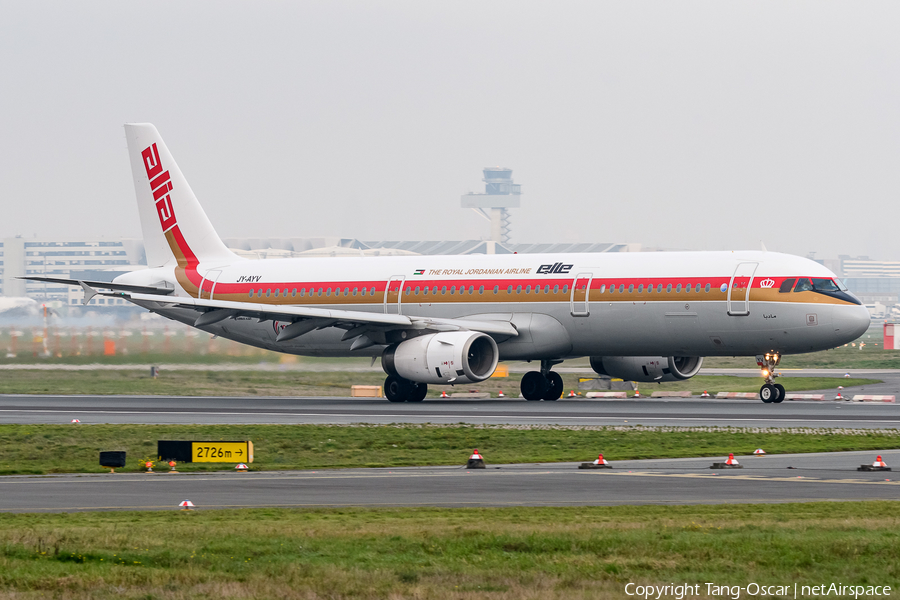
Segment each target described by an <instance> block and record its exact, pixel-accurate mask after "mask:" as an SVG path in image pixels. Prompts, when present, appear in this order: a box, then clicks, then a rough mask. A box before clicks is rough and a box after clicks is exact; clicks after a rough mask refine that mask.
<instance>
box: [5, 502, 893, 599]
mask: <svg viewBox="0 0 900 600" xmlns="http://www.w3.org/2000/svg"><path fill="white" fill-rule="evenodd" d="M898 529H900V517H898V515H897V513H896V503H893V502H858V503H857V502H853V503H850V502H848V503H824V502H823V503H815V504H785V505H735V506H676V507H666V506H640V507H627V506H621V507H584V508H508V509H403V510H382V509H378V510H364V509H341V510H314V511H312V510H284V509H262V510H253V511H250V510H244V511H234V510H229V511H208V512H204V511H194V512H190V513H184V512H178V511H174V510H173V512H168V513H162V512H155V513H148V512H144V513H89V514H85V513H79V514H61V515H59V514H42V515H0V567H2V568H0V598H10V599H11V598H15V599H23V600H24V599H28V600H31V599H37V598H51V597H52V598H65V599H71V600H81V599H86V598H92V599H101V600H102V599H107V598H117V599H118V598H126V599H142V600H143V599H160V600H165V599H184V598H203V599H215V600H219V599H237V598H241V599H260V600H262V599H267V600H268V599H270V598H286V599H294V598H296V599H306V600H310V599H326V598H327V599H331V600H342V599H349V598H360V599H376V598H378V599H381V598H390V599H396V600H400V599H406V598H415V599H418V600H430V599H452V600H457V599H459V600H468V599H481V598H489V599H497V600H523V599H524V600H531V599H550V600H556V599H559V600H569V599H588V598H628V597H629V596H627V595H626V594H625V585H626V584H627V583H629V582H635V583H639V584H655V585H666V584H670V583H672V582H675V583H689V584H696V583H700V584H702V585H701V591H702V592H703V593H702V594H701V595H700V596H691V597H698V598H706V597H711V596H707V595H706V592H707V588H706V583H707V582H710V583H715V584H718V585H729V586H737V585H747V584H748V583H751V582H756V583H758V584H761V585H793V583H794V582H797V583H798V584H800V585H819V584H822V583H825V584H829V583H832V582H835V583H842V584H844V585H850V584H864V585H889V586H891V587H892V588H893V589H894V590H896V589H897V587H898V585H900V543H898V541H900V533H898ZM669 597H673V596H669ZM745 597H748V596H746V595H744V594H742V595H741V598H745ZM789 597H793V595H790V596H789ZM882 597H883V596H882Z"/></svg>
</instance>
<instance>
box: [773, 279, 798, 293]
mask: <svg viewBox="0 0 900 600" xmlns="http://www.w3.org/2000/svg"><path fill="white" fill-rule="evenodd" d="M795 281H797V280H796V279H794V278H791V279H785V280H784V281H783V282H781V287H780V288H778V291H779V292H780V293H782V294H787V293H788V292H790V291H791V288H793V287H794V282H795Z"/></svg>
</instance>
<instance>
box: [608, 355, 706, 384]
mask: <svg viewBox="0 0 900 600" xmlns="http://www.w3.org/2000/svg"><path fill="white" fill-rule="evenodd" d="M702 364H703V357H702V356H592V357H591V368H592V369H594V371H596V372H597V373H599V374H600V375H608V376H610V377H615V378H618V379H624V380H625V381H645V382H654V381H681V380H684V379H690V378H691V377H693V376H694V375H696V374H697V372H698V371H699V370H700V366H701V365H702Z"/></svg>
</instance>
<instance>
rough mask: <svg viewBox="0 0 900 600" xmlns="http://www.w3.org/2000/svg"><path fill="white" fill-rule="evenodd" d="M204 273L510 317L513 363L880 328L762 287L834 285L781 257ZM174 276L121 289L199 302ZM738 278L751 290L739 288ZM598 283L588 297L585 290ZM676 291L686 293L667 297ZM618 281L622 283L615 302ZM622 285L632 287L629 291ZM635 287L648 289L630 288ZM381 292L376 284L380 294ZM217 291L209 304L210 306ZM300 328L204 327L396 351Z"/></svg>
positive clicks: (238, 288) (221, 282) (236, 283)
mask: <svg viewBox="0 0 900 600" xmlns="http://www.w3.org/2000/svg"><path fill="white" fill-rule="evenodd" d="M742 265H743V266H742ZM747 265H751V267H748V266H747ZM197 270H198V272H199V273H200V274H201V275H203V276H204V278H205V279H208V280H211V281H213V282H214V285H215V287H213V286H212V285H208V287H204V289H206V290H210V289H211V294H212V299H216V300H218V299H229V300H237V301H245V302H253V303H272V304H279V305H299V306H315V307H320V308H333V309H343V310H354V311H367V312H376V313H384V312H399V313H401V314H404V315H414V316H424V317H442V318H472V317H477V318H479V319H481V320H485V319H492V320H511V321H512V322H513V323H514V324H515V325H516V326H517V328H518V329H519V332H520V335H519V336H518V337H513V338H507V339H503V338H501V337H498V338H497V341H498V343H499V349H500V353H501V356H500V357H501V359H529V358H530V359H540V358H568V357H576V356H671V355H676V356H751V355H757V354H761V353H765V352H777V353H780V354H792V353H801V352H812V351H817V350H824V349H828V348H833V347H836V346H839V345H842V344H845V343H848V342H850V341H852V340H854V339H856V338H857V337H859V335H861V334H862V333H863V332H864V331H865V330H866V328H867V327H868V324H869V315H868V312H867V311H866V309H865V308H864V307H863V306H861V305H857V304H852V303H849V302H843V301H839V300H833V299H831V298H826V297H824V296H823V297H819V296H810V298H809V301H801V300H798V299H799V298H806V296H799V295H798V296H792V295H791V294H778V293H777V288H778V285H777V284H776V285H774V289H772V287H771V285H770V287H769V288H767V289H764V288H760V289H759V290H757V289H755V288H756V286H758V285H761V284H760V283H759V282H764V283H765V285H769V282H770V281H775V282H780V281H782V280H784V279H785V278H790V277H822V278H832V279H833V278H834V277H835V276H834V274H833V273H831V272H830V271H829V270H828V269H826V268H825V267H823V266H822V265H820V264H818V263H816V262H813V261H810V260H808V259H804V258H800V257H796V256H791V255H785V254H779V253H776V252H672V253H615V254H568V255H557V254H552V255H537V254H530V255H478V256H471V255H470V256H417V257H359V258H292V259H277V260H260V261H247V260H242V261H240V262H238V263H234V264H203V263H201V264H200V265H199V267H198V269H197ZM748 270H749V271H751V272H752V283H751V295H750V300H749V301H746V298H745V297H741V294H742V293H743V292H740V291H738V292H736V293H735V295H734V296H733V297H731V302H729V300H728V298H729V296H728V292H727V291H722V289H721V285H723V284H724V285H726V286H731V287H730V288H729V290H728V291H730V292H735V289H736V288H735V286H736V285H740V282H739V281H738V280H739V279H740V277H741V275H747V276H748V280H749V272H748V273H744V271H748ZM174 271H175V269H174V268H173V267H160V268H154V269H148V270H147V271H143V272H134V273H128V274H126V275H122V276H120V277H119V278H117V279H116V281H117V282H120V283H130V284H139V285H155V284H157V283H158V282H159V281H160V280H165V281H167V282H168V283H170V284H173V285H174V286H175V287H176V290H177V295H181V296H186V295H190V294H189V293H188V291H187V290H185V289H184V288H183V287H181V286H180V285H179V283H178V281H177V280H176V278H175V274H174ZM736 273H737V279H738V280H735V279H733V277H735V274H736ZM588 281H590V282H591V283H590V287H589V288H587V290H585V293H582V291H581V290H580V289H577V288H578V285H579V284H583V283H587V282H588ZM426 282H427V283H428V286H427V287H428V288H429V290H432V289H433V288H434V287H435V286H436V287H437V288H438V292H437V294H433V293H430V292H429V294H425V293H423V291H422V288H424V287H425V283H426ZM669 283H671V284H672V285H673V287H672V289H671V291H666V288H667V286H668V285H669ZM686 284H691V291H690V292H687V291H676V289H682V288H680V287H679V285H686ZM698 284H699V286H700V289H699V291H697V290H696V287H695V286H697V285H698ZM460 285H463V286H464V287H465V293H464V294H460V293H459V286H460ZM482 285H484V286H485V290H484V291H483V292H482V291H481V287H482ZM510 285H511V286H513V289H512V293H511V294H510V293H508V289H509V286H510ZM520 285H521V286H522V289H521V291H519V289H518V288H519V286H520ZM610 285H614V286H615V287H616V289H615V291H614V292H612V293H611V292H610V290H609V286H610ZM620 285H621V286H624V291H623V292H621V293H620V292H619V286H620ZM631 285H634V286H635V288H634V290H633V291H631V292H629V291H628V288H629V286H631ZM647 285H653V291H650V292H648V291H646V290H645V291H643V292H637V289H638V286H647ZM659 285H662V286H663V289H662V291H661V292H660V291H657V289H658V287H657V286H659ZM535 286H540V292H535ZM547 286H549V293H546V292H545V290H546V289H548V288H547ZM556 286H559V289H558V291H556V293H554V292H553V290H554V289H555V288H556ZM563 286H565V287H563ZM573 286H574V287H575V288H576V289H574V290H573ZM707 286H709V291H707ZM363 287H365V288H366V290H367V291H366V295H365V296H363V295H362V294H361V290H362V288H363ZM416 287H419V288H420V289H419V292H418V293H415V291H414V290H415V289H416ZM445 287H446V288H447V290H443V288H445ZM451 287H453V288H454V293H452V294H451V293H450V288H451ZM310 288H312V289H313V294H314V295H313V297H312V298H310V296H309V289H310ZM320 288H321V289H322V290H323V292H322V295H319V292H318V290H319V289H320ZM372 288H376V289H375V293H374V295H373V294H372V293H371V289H372ZM470 288H471V289H472V290H473V293H469V289H470ZM495 288H497V289H498V293H494V289H495ZM335 289H337V290H339V291H338V294H337V295H336V294H335ZM354 289H356V290H357V293H356V294H355V295H354V293H353V290H354ZM386 289H387V290H388V292H387V298H386V297H385V296H386V294H385V290H386ZM250 290H252V294H253V295H252V296H251V295H250ZM275 290H278V292H279V293H278V296H275V295H274V291H275ZM285 290H287V291H288V296H287V297H285V296H284V291H285ZM294 290H298V291H297V292H296V293H295V292H294ZM299 290H303V295H300V292H299ZM328 290H330V293H327V295H326V291H328ZM345 290H347V292H346V293H345ZM526 290H529V291H526ZM564 290H565V291H564ZM267 292H268V294H267ZM397 292H399V294H398V293H397ZM209 293H210V292H209V291H207V292H206V295H204V297H205V298H209V297H210V295H209ZM806 294H807V296H809V295H810V294H812V292H809V293H806ZM140 304H142V305H144V306H146V307H148V308H151V310H153V311H155V312H158V313H160V314H163V315H165V316H167V317H170V318H172V319H175V320H178V321H181V322H184V323H187V324H189V325H192V324H193V322H194V320H195V319H196V317H197V313H196V312H194V311H192V310H189V309H181V308H166V306H165V304H164V303H147V302H143V303H140ZM811 315H812V316H811ZM287 324H288V323H278V322H273V321H264V322H262V323H259V322H257V320H256V319H255V318H254V319H251V318H247V317H237V318H231V319H226V320H224V321H221V322H219V323H215V324H213V325H208V326H203V327H201V329H203V330H204V331H207V332H209V333H213V334H216V335H220V336H222V337H225V338H229V339H233V340H235V341H238V342H241V343H245V344H250V345H253V346H257V347H260V348H266V349H269V350H275V351H278V352H286V353H292V354H301V355H310V356H359V355H366V356H374V355H379V354H380V353H381V352H382V351H383V349H384V347H383V346H374V347H369V348H366V349H363V350H360V351H355V352H351V351H350V344H351V342H352V340H347V341H342V340H341V337H342V335H343V334H344V330H342V329H338V328H334V327H328V328H325V329H321V330H315V331H312V332H310V333H307V334H305V335H302V336H300V337H298V338H295V339H292V340H289V341H284V342H279V343H276V342H275V336H276V333H277V330H278V328H279V327H283V326H284V325H287Z"/></svg>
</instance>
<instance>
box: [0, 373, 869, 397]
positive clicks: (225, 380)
mask: <svg viewBox="0 0 900 600" xmlns="http://www.w3.org/2000/svg"><path fill="white" fill-rule="evenodd" d="M580 376H581V375H578V374H572V373H563V374H562V377H563V383H564V385H565V387H564V390H565V394H567V393H568V391H569V390H577V389H578V378H579V377H580ZM384 378H385V375H384V373H381V372H378V371H366V372H344V371H262V370H256V371H254V370H246V371H215V370H209V371H179V370H164V371H162V372H161V373H160V375H159V377H158V378H156V379H154V378H152V377H150V373H149V369H147V370H141V371H137V370H135V371H44V370H30V369H16V370H8V371H0V394H92V395H97V394H99V395H104V394H124V395H138V396H145V395H180V396H251V397H252V396H349V395H350V386H352V385H356V384H359V385H382V384H383V382H384ZM521 379H522V374H521V373H511V374H510V376H509V377H503V378H491V379H488V380H486V381H482V382H480V383H477V384H471V385H460V386H454V387H450V386H430V387H429V391H428V396H429V397H430V398H435V397H438V396H439V395H440V393H441V390H447V392H448V393H453V392H455V391H462V392H466V391H470V390H477V391H482V392H490V393H491V394H492V395H494V396H496V395H497V394H498V393H499V392H500V391H501V390H502V391H503V392H504V394H506V395H507V396H512V397H517V396H518V395H519V381H520V380H521ZM778 382H779V383H781V384H782V385H784V387H785V388H786V389H787V390H788V391H789V392H799V391H803V390H817V389H827V388H837V386H839V385H843V386H845V387H849V386H854V385H866V384H871V383H880V381H877V380H872V379H857V378H850V379H844V378H835V377H822V378H820V377H793V378H792V377H790V376H788V377H782V378H779V379H778ZM761 385H762V378H756V377H726V376H717V375H711V376H710V375H699V376H696V377H693V378H691V379H688V380H686V381H676V382H671V383H661V384H656V383H645V384H640V387H639V389H640V390H641V393H643V394H649V393H651V392H655V391H681V390H690V391H693V392H694V393H695V394H699V393H700V392H701V391H703V390H707V391H709V392H710V393H712V394H714V393H715V392H720V391H725V392H758V391H759V388H760V386H761Z"/></svg>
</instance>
